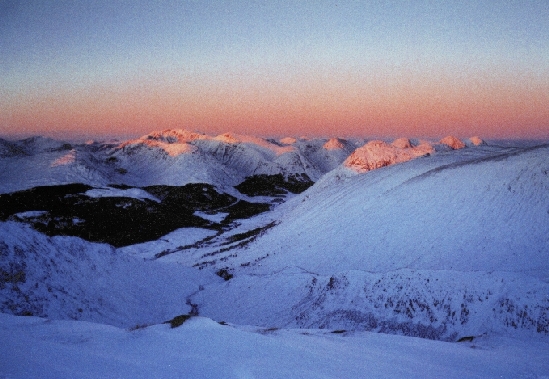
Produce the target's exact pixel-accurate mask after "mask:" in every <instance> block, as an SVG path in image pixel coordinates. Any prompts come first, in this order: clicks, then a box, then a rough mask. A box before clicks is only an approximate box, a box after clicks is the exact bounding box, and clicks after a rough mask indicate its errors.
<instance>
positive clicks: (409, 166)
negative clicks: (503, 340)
mask: <svg viewBox="0 0 549 379" xmlns="http://www.w3.org/2000/svg"><path fill="white" fill-rule="evenodd" d="M548 154H549V148H548V147H547V146H541V147H537V148H490V147H485V148H484V149H480V150H476V151H475V152H472V151H470V150H469V151H467V149H463V150H451V151H447V152H445V153H437V155H435V156H433V157H429V158H422V159H416V160H413V161H410V162H407V163H404V164H400V165H393V166H390V167H385V168H383V169H379V170H375V171H371V172H368V173H366V174H358V175H357V174H355V175H353V176H349V177H347V178H344V179H340V180H339V182H334V181H329V182H328V183H324V182H323V181H322V180H321V181H320V182H319V183H317V184H315V185H314V186H313V187H311V188H310V189H309V190H308V191H306V192H304V193H303V194H301V195H300V196H298V197H296V198H294V199H292V200H290V201H289V202H288V203H287V204H284V205H282V206H280V208H279V210H278V211H279V212H281V213H280V215H279V220H280V223H279V224H278V225H276V226H275V227H273V228H271V229H269V230H267V231H266V232H265V233H264V234H263V235H261V236H260V237H258V238H257V239H256V240H255V241H254V242H252V243H250V244H248V245H247V246H246V248H244V249H242V250H239V251H231V252H230V253H227V254H226V255H223V254H219V255H217V262H216V263H215V265H216V266H217V267H224V266H225V267H227V268H228V269H230V270H232V272H233V273H234V278H233V279H231V281H230V282H228V283H223V284H221V285H219V286H217V287H216V286H213V287H209V288H207V289H206V291H204V292H203V293H201V294H200V296H201V298H202V299H204V300H203V301H202V303H201V304H200V307H201V310H202V313H201V314H203V315H206V316H209V317H212V318H214V319H218V320H219V319H224V320H228V321H231V322H235V323H250V322H252V320H255V323H256V324H259V325H265V326H268V325H271V326H273V325H274V326H278V327H308V328H317V327H321V328H322V327H331V328H351V329H361V330H364V329H365V330H375V331H381V332H389V333H397V334H405V335H415V336H421V337H426V338H435V339H444V340H456V339H458V338H460V337H462V336H467V335H480V334H484V333H496V334H500V333H502V334H512V335H522V334H526V335H530V336H533V335H537V336H546V335H547V334H548V333H549V298H547V293H549V284H548V282H549V263H548V262H549V259H548V258H549V197H547V190H548V189H549V164H548V163H547V159H546V157H547V156H548ZM328 175H330V174H328ZM229 254H230V256H229ZM220 296H222V300H221V301H218V302H213V301H212V299H214V298H216V297H220ZM197 302H198V300H197Z"/></svg>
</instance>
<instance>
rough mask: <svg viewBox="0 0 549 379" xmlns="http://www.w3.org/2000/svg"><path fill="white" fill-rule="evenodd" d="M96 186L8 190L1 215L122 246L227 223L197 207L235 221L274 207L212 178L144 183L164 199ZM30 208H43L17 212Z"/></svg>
mask: <svg viewBox="0 0 549 379" xmlns="http://www.w3.org/2000/svg"><path fill="white" fill-rule="evenodd" d="M92 188H93V187H91V186H88V185H85V184H67V185H59V186H44V187H35V188H32V189H29V190H25V191H18V192H14V193H11V194H2V195H0V220H2V221H6V220H8V219H11V220H14V221H20V222H26V223H28V224H30V225H32V227H33V228H34V229H36V230H38V231H40V232H42V233H45V234H47V235H49V236H54V235H68V236H77V237H80V238H83V239H85V240H88V241H93V242H104V243H109V244H111V245H113V246H116V247H120V246H126V245H132V244H136V243H141V242H146V241H153V240H156V239H158V238H160V237H161V236H163V235H166V234H168V233H170V232H172V231H174V230H176V229H179V228H185V227H201V228H210V229H215V230H222V229H223V227H224V226H223V225H220V224H217V223H214V222H211V221H208V220H205V219H203V218H201V217H198V216H195V215H194V212H196V211H204V212H212V213H215V212H224V213H228V214H229V215H228V216H227V217H226V219H225V220H224V223H229V222H230V221H232V220H235V219H239V218H247V217H251V216H254V215H256V214H258V213H261V212H264V211H267V210H269V209H270V206H269V204H262V203H261V204H256V203H249V202H245V201H238V200H237V199H236V198H234V197H232V196H230V195H227V194H222V193H219V192H217V191H216V190H215V188H214V187H213V186H211V185H208V184H188V185H186V186H182V187H177V186H150V187H144V188H143V189H144V190H145V191H147V192H149V193H151V194H152V195H154V196H156V197H157V198H159V199H160V200H161V201H160V202H159V203H158V202H156V201H153V200H149V199H134V198H128V197H100V198H92V197H89V196H86V195H85V192H86V191H87V190H90V189H92ZM117 188H121V189H128V188H131V187H127V186H117ZM27 211H40V213H37V214H35V215H31V216H28V217H19V216H17V214H18V213H22V212H27Z"/></svg>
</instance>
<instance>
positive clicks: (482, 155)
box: [0, 130, 549, 377]
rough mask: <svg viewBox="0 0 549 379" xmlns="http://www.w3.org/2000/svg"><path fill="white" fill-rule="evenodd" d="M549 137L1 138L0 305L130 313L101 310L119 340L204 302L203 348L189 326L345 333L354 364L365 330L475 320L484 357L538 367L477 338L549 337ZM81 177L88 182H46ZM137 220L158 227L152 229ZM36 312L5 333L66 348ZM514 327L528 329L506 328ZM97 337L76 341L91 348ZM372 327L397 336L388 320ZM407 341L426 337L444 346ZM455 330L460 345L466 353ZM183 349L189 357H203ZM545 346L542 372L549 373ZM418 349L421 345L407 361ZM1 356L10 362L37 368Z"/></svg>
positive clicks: (152, 333)
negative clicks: (502, 356) (501, 356)
mask: <svg viewBox="0 0 549 379" xmlns="http://www.w3.org/2000/svg"><path fill="white" fill-rule="evenodd" d="M547 156H549V145H533V144H531V143H530V144H527V145H526V144H520V143H516V142H508V143H506V144H501V145H497V144H493V143H490V144H486V143H484V142H483V141H482V140H480V138H478V137H476V138H471V139H470V140H468V141H461V140H458V139H457V138H455V137H447V138H444V139H442V140H439V141H434V142H427V141H420V140H413V139H412V140H410V139H407V138H401V139H397V140H395V141H392V142H385V141H379V140H373V141H366V140H356V141H349V140H343V139H337V138H333V139H314V140H308V139H305V138H283V139H280V140H271V139H261V138H256V137H249V136H240V135H234V134H223V135H220V136H207V135H204V134H200V133H193V132H187V131H182V130H168V131H162V132H153V133H151V134H148V135H146V136H143V137H141V138H139V139H136V140H130V141H125V142H116V143H113V142H109V143H88V144H66V143H63V142H58V141H53V140H48V139H43V138H33V139H28V140H23V141H5V140H0V179H1V180H0V189H1V191H0V193H2V195H0V204H1V205H2V208H1V209H0V218H1V220H2V221H0V256H1V257H2V259H1V260H0V306H1V311H2V312H4V313H10V314H14V315H33V316H39V317H47V318H50V319H60V320H82V321H91V322H96V323H102V324H110V325H113V326H116V327H123V328H130V329H132V331H131V332H130V331H128V330H126V331H124V330H120V329H109V330H107V329H108V328H109V327H107V326H101V327H99V326H97V328H98V329H97V330H98V331H99V330H101V331H100V333H103V334H102V335H104V336H105V339H102V340H101V341H96V342H93V343H92V344H94V346H96V345H97V346H99V345H101V346H103V345H105V344H108V343H106V342H105V341H107V339H108V338H112V339H113V340H116V341H118V342H116V343H117V344H118V345H117V346H127V344H126V343H125V342H123V341H128V340H132V341H133V340H135V338H140V337H139V336H143V335H146V336H147V337H146V340H147V341H149V342H150V343H152V344H153V345H154V346H156V347H155V348H154V349H155V351H156V353H154V352H152V351H151V354H157V353H158V354H160V353H159V352H160V351H161V350H162V349H161V348H160V347H159V346H160V345H162V343H161V341H162V340H163V339H164V338H168V339H169V340H170V341H181V340H180V339H179V337H174V336H173V335H169V334H168V332H167V331H166V330H164V329H162V328H164V327H166V328H168V327H167V326H163V325H155V324H161V323H163V322H164V321H167V320H169V319H171V318H173V317H174V316H177V315H182V314H187V315H200V316H203V317H207V318H208V319H206V318H202V317H198V318H194V321H193V319H191V321H192V322H190V323H189V324H188V325H187V324H185V325H184V326H183V329H181V330H183V331H182V332H179V333H182V334H181V338H182V340H184V341H187V342H185V343H188V344H189V345H188V346H189V348H190V349H198V350H200V352H197V353H196V355H195V357H194V358H193V359H191V360H192V361H193V362H195V363H196V362H203V360H205V359H206V358H207V357H208V358H210V359H211V353H212V351H214V350H215V349H216V347H215V346H214V345H212V344H206V343H201V342H199V341H198V340H196V338H198V337H196V335H195V334H193V333H194V332H193V330H194V329H193V328H198V330H200V331H201V332H204V331H207V333H209V334H210V335H211V336H212V338H214V336H215V338H218V339H219V340H218V339H215V338H214V339H215V341H218V342H219V341H221V340H223V341H225V342H224V343H227V344H229V345H231V344H235V343H236V344H238V343H241V342H238V341H247V342H245V343H248V344H256V345H257V346H262V348H263V349H267V350H265V351H269V352H272V353H273V354H275V353H274V352H275V351H277V352H284V353H280V354H282V355H284V354H290V350H291V351H292V353H291V354H293V353H295V351H294V350H292V349H289V350H288V349H286V348H284V347H283V346H288V344H290V345H292V344H297V345H296V346H301V348H302V349H305V350H306V351H310V352H312V353H311V354H317V353H318V352H319V350H317V348H318V346H317V344H320V345H322V346H326V347H327V350H323V353H322V354H321V355H319V356H320V357H322V359H326V355H325V353H326V352H327V351H328V350H330V349H334V348H335V347H336V346H339V347H341V346H343V345H344V346H345V348H344V350H345V351H347V352H348V354H349V355H348V356H347V358H348V360H345V362H348V363H349V364H350V365H351V366H352V361H353V359H355V358H349V357H356V356H358V355H360V354H359V353H360V352H364V350H363V349H364V344H365V340H371V339H372V336H371V335H369V334H367V333H366V332H367V331H373V332H382V333H390V334H399V335H403V336H406V338H412V337H414V336H415V337H423V338H426V339H435V340H443V341H458V340H463V339H464V340H466V341H469V342H466V343H467V345H463V346H467V347H469V346H470V347H480V348H481V349H478V354H477V355H475V357H476V358H474V359H479V362H485V363H488V364H489V365H491V366H485V365H483V364H482V363H479V364H478V365H477V366H475V369H474V372H475V373H476V375H478V376H485V375H482V374H487V375H488V376H491V375H492V374H494V375H495V374H496V373H497V374H498V375H499V374H500V373H503V374H510V373H515V374H520V375H526V374H528V372H527V370H526V368H527V367H528V364H527V363H528V362H529V361H528V358H525V359H524V360H520V359H519V361H520V362H518V366H517V365H515V366H514V367H515V368H516V367H520V370H519V371H513V370H511V366H509V367H508V366H505V367H507V368H505V369H504V370H503V371H501V370H500V371H498V369H496V368H495V365H496V364H497V362H495V361H493V360H490V359H491V358H490V357H489V356H488V355H484V354H483V353H482V351H484V350H490V351H492V350H493V349H494V343H499V342H501V341H504V342H503V343H504V344H505V346H511V347H510V348H509V350H508V351H511V352H512V353H509V354H508V355H509V356H513V355H514V353H518V354H527V353H528V354H529V352H531V351H538V352H539V351H541V352H548V351H549V347H548V346H549V342H547V338H548V334H549V299H548V298H547V294H548V293H549V266H548V263H547V262H549V259H548V258H549V197H548V196H547V191H548V190H549V174H548V173H549V163H548V161H547ZM22 173H25V175H22ZM313 182H314V184H313ZM70 183H81V184H71V185H68V186H55V187H54V186H53V185H60V184H70ZM189 183H195V184H193V185H188V184H189ZM311 184H312V186H311V187H310V188H308V189H306V188H307V187H308V186H310V185H311ZM186 185H187V186H186ZM36 186H48V187H41V188H33V187H36ZM31 188H32V189H31ZM305 189H306V190H305ZM21 190H26V191H21ZM303 190H305V191H304V192H302V191H303ZM14 191H19V192H14ZM288 191H290V192H293V193H294V194H293V195H291V196H284V194H285V193H286V192H288ZM145 229H147V230H154V231H155V232H154V233H152V234H150V236H148V237H144V232H143V233H139V230H143V231H145ZM113 231H115V232H116V233H114V234H113V233H112V232H113ZM42 232H43V233H46V234H47V235H46V234H43V233H42ZM157 232H158V233H159V234H158V235H160V236H161V237H160V238H158V236H157V235H156V234H155V233H157ZM102 233H103V234H102ZM136 233H137V234H136ZM164 233H166V234H164ZM140 234H143V235H140ZM75 236H79V237H75ZM151 236H152V237H151ZM155 238H158V239H155ZM93 241H107V242H110V243H112V245H109V244H107V243H96V242H93ZM137 242H139V243H137ZM114 246H117V247H116V248H115V247H114ZM183 319H187V316H185V317H184V318H183ZM30 320H31V321H29V322H26V321H19V320H18V319H17V318H14V317H12V316H7V315H2V317H1V323H0V326H1V327H0V332H1V333H3V335H7V336H8V337H9V338H7V340H8V341H9V342H8V345H9V344H12V345H13V344H15V341H16V340H17V339H18V338H19V339H23V342H22V343H19V344H17V346H19V347H21V346H27V345H25V344H28V345H32V344H34V343H36V344H38V345H39V346H43V348H44V351H46V350H47V349H50V350H48V351H57V350H56V349H57V348H58V347H57V345H56V344H57V342H58V339H54V340H48V341H49V342H44V340H43V338H42V337H40V336H35V335H34V334H33V332H32V331H31V329H30V328H32V325H38V326H36V329H32V330H35V331H37V332H38V333H40V335H42V334H43V333H45V334H48V333H50V331H49V329H48V328H49V326H47V325H48V324H47V322H45V321H43V320H42V319H38V318H31V319H30ZM212 320H215V321H218V322H222V324H226V323H229V324H230V325H219V324H217V323H214V322H213V321H212ZM73 323H74V324H70V323H69V324H66V325H68V326H67V327H68V328H72V327H74V328H75V330H78V331H81V333H83V334H85V335H87V336H88V337H86V339H85V341H90V338H91V339H92V340H93V338H94V336H93V333H94V332H93V331H92V330H91V329H89V324H83V323H81V322H78V323H77V322H76V321H73ZM55 325H59V327H61V325H65V324H60V323H57V324H55ZM70 325H72V326H70ZM147 325H151V326H150V327H147ZM193 325H194V326H193ZM244 325H248V326H244ZM56 327H57V326H56ZM63 327H64V326H63ZM10 328H15V330H16V331H14V332H13V333H12V334H10V332H9V330H10ZM94 328H95V327H94ZM105 328H106V329H105ZM92 329H93V328H92ZM133 329H136V330H133ZM93 330H95V329H93ZM334 331H335V332H337V333H335V334H334V333H331V332H334ZM125 333H128V334H127V335H126V334H125ZM139 333H142V334H139ZM250 333H252V334H250ZM303 333H305V334H307V337H303V336H302V334H303ZM336 335H337V336H336ZM56 336H58V337H59V338H60V340H61V343H64V342H62V341H65V339H70V340H71V341H72V340H73V339H74V338H75V337H74V335H72V334H71V333H65V332H57V334H56ZM257 336H259V337H257ZM309 337H310V338H315V342H314V343H311V342H310V341H309V340H306V339H307V338H309ZM56 338H57V337H56ZM188 338H192V339H193V340H192V341H193V342H189V340H188ZM258 338H259V340H258ZM264 338H272V340H269V341H270V342H268V341H267V340H264ZM303 338H305V339H303ZM335 338H349V339H346V340H341V341H340V340H336V339H335ZM375 338H378V337H375ZM380 338H382V337H380ZM391 338H402V337H397V336H392V337H391ZM214 339H212V340H214ZM519 340H520V341H529V342H528V343H531V344H532V345H531V346H536V348H535V349H533V350H532V349H528V348H526V345H520V343H519V342H512V341H519ZM52 341H53V342H52ZM85 341H84V340H78V341H77V342H75V343H74V349H72V350H70V351H71V352H72V353H74V354H76V355H79V354H84V355H85V353H84V351H87V349H88V348H89V346H88V345H86V344H87V342H85ZM376 341H377V342H376V344H377V345H376V346H379V347H383V346H385V348H387V349H389V348H388V347H387V346H389V345H388V342H387V341H389V339H385V340H384V339H380V340H376ZM391 341H401V342H398V344H404V345H406V344H407V343H408V342H405V340H391ZM407 341H413V340H407ZM471 341H475V342H471ZM496 341H499V342H496ZM219 343H221V342H219ZM242 343H244V342H242ZM342 343H343V345H342ZM436 343H438V344H440V343H441V342H440V341H437V342H436ZM475 344H477V345H475ZM404 345H402V346H404ZM412 345H417V346H423V347H422V349H425V350H424V351H428V352H430V353H429V354H432V353H433V351H434V350H437V351H440V349H442V350H444V347H443V346H448V345H436V347H435V345H427V344H425V343H424V342H418V343H417V344H416V343H412ZM313 346H316V347H313ZM427 346H429V347H427ZM451 346H454V347H455V346H457V345H451ZM8 347H9V346H8ZM454 347H451V348H448V349H449V350H448V352H449V353H448V354H450V352H451V354H453V355H455V356H460V357H464V358H463V359H464V360H466V359H465V356H467V357H471V355H470V354H469V353H463V352H462V351H461V350H459V349H460V347H456V348H454ZM519 347H520V348H519ZM51 349H53V350H51ZM81 349H83V350H81ZM246 349H247V348H246ZM8 350H10V352H9V354H11V355H9V356H10V357H12V358H13V360H12V361H13V362H15V361H17V359H19V358H20V357H19V355H17V354H19V353H17V352H18V351H19V350H17V349H11V348H10V349H8ZM21 351H23V350H21ZM113 351H116V354H118V355H120V356H122V355H124V354H125V353H122V352H121V351H120V349H113ZM162 351H163V352H164V353H166V351H165V350H162ZM215 351H217V350H215ZM235 351H240V350H238V349H236V350H235ZM338 351H339V350H338ZM372 351H373V350H371V351H369V353H371V352H372ZM396 351H401V352H402V351H403V350H402V349H400V350H398V349H397V350H396ZM467 351H473V350H472V349H468V350H467ZM3 354H7V352H5V350H4V352H3ZM48 354H53V353H44V352H42V353H40V354H37V355H36V356H37V357H41V358H37V361H36V362H35V364H34V365H31V366H29V367H38V366H36V365H43V364H44V359H46V358H42V357H48ZM128 354H129V353H128ZM166 354H168V353H166ZM277 354H278V353H276V354H275V356H279V355H277ZM540 354H541V355H540V356H543V353H540ZM6 356H8V355H6ZM284 356H285V357H287V356H286V355H284ZM524 356H526V355H524ZM18 357H19V358H18ZM223 357H224V358H223V359H233V358H230V357H232V355H231V354H225V355H223ZM280 357H282V356H280ZM392 357H393V358H391V359H394V358H395V357H394V356H392ZM96 358H97V359H99V360H101V359H100V358H98V357H96ZM96 358H94V359H96ZM347 358H346V359H347ZM439 358H440V359H442V361H444V358H443V357H439ZM439 358H437V359H439ZM281 359H282V358H281ZM322 359H321V360H322ZM380 359H381V361H382V362H384V363H383V364H385V363H387V361H386V360H383V359H384V358H383V357H381V358H380ZM46 360H47V359H46ZM191 360H189V361H188V362H187V361H185V362H187V363H185V364H182V366H177V367H178V369H179V370H184V368H185V367H187V368H190V367H194V369H195V370H198V367H200V369H202V370H203V369H204V367H205V366H204V365H199V366H196V365H194V366H193V364H191ZM542 361H543V359H541V358H540V360H539V362H537V361H536V362H535V363H534V366H535V368H534V369H533V371H531V373H535V374H536V375H538V374H542V373H544V372H545V371H544V370H546V365H545V366H544V365H543V364H542V363H541V362H542ZM151 362H152V361H151ZM155 362H157V363H159V362H160V361H155ZM223 362H225V361H223ZM414 362H416V361H414ZM423 362H424V356H423V355H421V354H419V355H418V359H417V362H416V363H413V364H412V363H410V365H409V366H406V367H408V368H407V369H406V370H407V371H406V372H415V371H414V370H415V369H417V367H419V364H420V363H423ZM155 364H156V363H155ZM225 364H228V362H225ZM0 366H1V365H0ZM122 366H124V364H123V365H122ZM233 366H234V365H233ZM233 366H231V367H233ZM329 366H330V367H331V368H330V370H334V367H335V366H332V365H329ZM391 366H392V365H391ZM7 367H8V368H9V370H4V371H2V367H0V376H1V375H12V376H13V375H15V377H24V376H28V373H29V372H28V371H25V370H18V369H17V368H16V367H14V366H13V365H10V366H7ZM56 367H57V366H56ZM71 367H72V366H71ZM124 367H127V364H126V366H124ZM216 367H217V366H216ZM253 367H255V366H253ZM272 367H277V369H280V368H281V367H280V365H273V366H272ZM292 367H293V366H292ZM451 367H452V371H451V372H452V373H454V375H453V376H455V377H457V376H460V375H462V374H463V370H461V369H460V367H459V366H457V365H456V366H451ZM502 367H503V366H502ZM233 368H234V367H233ZM365 369H366V368H365V367H362V366H361V369H360V370H358V371H353V370H350V371H349V370H348V371H344V374H343V375H342V376H343V377H345V376H346V377H353V376H356V374H357V372H360V373H365V371H364V370H365ZM254 370H255V371H254V372H256V373H258V372H260V371H258V369H257V368H255V369H254ZM525 370H526V371H525ZM313 371H314V370H313ZM313 371H311V370H309V371H307V372H308V373H309V374H311V375H310V376H312V377H316V376H315V375H313V374H312V372H313ZM435 371H436V370H435ZM435 371H433V372H435ZM51 372H53V373H54V374H59V370H57V371H55V370H53V371H51ZM94 372H95V373H96V374H97V373H98V371H94ZM212 372H214V371H212ZM215 372H218V371H215ZM261 372H264V371H261ZM315 372H316V371H315ZM334 372H335V371H334ZM339 372H341V370H339ZM390 372H392V373H394V374H395V375H398V373H397V372H394V371H390ZM436 372H439V373H444V370H443V369H441V370H439V371H436ZM25 373H26V374H25ZM446 373H448V372H446ZM51 376H55V375H53V374H52V375H51ZM62 376H63V375H62ZM65 376H71V375H70V373H68V374H67V375H65ZM233 376H235V377H238V375H237V374H234V375H233ZM450 376H452V375H450ZM205 377H207V375H205Z"/></svg>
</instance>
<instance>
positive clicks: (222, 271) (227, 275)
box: [215, 268, 233, 281]
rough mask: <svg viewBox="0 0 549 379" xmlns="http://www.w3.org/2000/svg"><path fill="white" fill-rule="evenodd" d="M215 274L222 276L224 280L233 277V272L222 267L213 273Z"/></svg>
mask: <svg viewBox="0 0 549 379" xmlns="http://www.w3.org/2000/svg"><path fill="white" fill-rule="evenodd" d="M215 274H216V275H217V276H219V277H221V278H223V279H224V280H225V281H228V280H231V279H232V278H233V274H231V273H230V272H229V270H227V269H226V268H222V269H220V270H217V272H216V273H215Z"/></svg>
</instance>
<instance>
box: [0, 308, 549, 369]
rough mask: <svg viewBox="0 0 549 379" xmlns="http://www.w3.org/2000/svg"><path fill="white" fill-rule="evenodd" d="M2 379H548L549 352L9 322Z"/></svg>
mask: <svg viewBox="0 0 549 379" xmlns="http://www.w3.org/2000/svg"><path fill="white" fill-rule="evenodd" d="M0 339H1V340H2V341H3V343H2V344H1V345H0V362H1V363H2V364H1V365H0V377H3V378H13V379H16V378H35V377H36V378H37V377H40V378H55V379H61V378H107V377H108V378H114V377H116V378H132V379H133V378H196V379H199V378H235V379H236V378H273V379H274V378H311V379H313V378H314V379H316V378H334V379H335V378H337V379H344V378H365V377H368V378H394V377H400V378H459V379H461V378H501V377H505V378H547V375H548V374H549V360H547V356H548V354H549V344H548V343H547V342H541V341H528V342H526V341H516V340H510V339H508V338H493V337H483V338H480V339H478V340H475V341H473V342H465V343H444V342H440V341H429V340H424V339H419V338H410V337H400V336H390V335H384V334H371V333H366V332H357V333H343V334H337V333H330V331H319V330H275V329H261V328H253V327H237V326H232V325H219V324H218V323H216V322H213V321H212V320H210V319H207V318H203V317H196V318H191V319H189V320H188V321H186V322H185V323H184V324H183V325H182V326H180V327H178V328H175V329H171V328H170V326H169V325H154V326H150V327H147V328H141V329H137V330H124V329H119V328H116V327H113V326H107V325H98V324H92V323H87V322H82V321H78V322H76V321H52V320H46V319H40V318H37V317H14V316H9V315H4V314H0Z"/></svg>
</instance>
